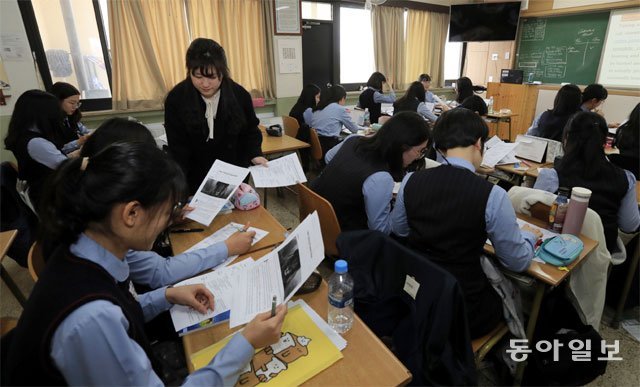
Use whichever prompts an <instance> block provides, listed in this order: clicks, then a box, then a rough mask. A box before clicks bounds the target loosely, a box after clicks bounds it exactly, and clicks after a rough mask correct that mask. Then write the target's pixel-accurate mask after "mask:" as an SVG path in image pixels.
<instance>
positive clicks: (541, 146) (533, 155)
mask: <svg viewBox="0 0 640 387" xmlns="http://www.w3.org/2000/svg"><path fill="white" fill-rule="evenodd" d="M516 143H518V144H520V145H518V149H517V152H516V156H518V157H520V158H523V159H527V160H531V161H535V162H536V163H539V162H541V161H542V157H544V152H545V151H546V150H547V142H546V141H543V140H540V139H538V138H536V137H531V136H523V135H521V134H519V135H518V137H516Z"/></svg>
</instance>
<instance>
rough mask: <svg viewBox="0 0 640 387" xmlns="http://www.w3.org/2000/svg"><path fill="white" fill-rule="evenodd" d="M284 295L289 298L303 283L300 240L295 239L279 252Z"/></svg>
mask: <svg viewBox="0 0 640 387" xmlns="http://www.w3.org/2000/svg"><path fill="white" fill-rule="evenodd" d="M278 259H279V261H280V271H281V273H282V284H283V285H284V295H285V297H287V296H288V295H289V294H290V293H291V292H292V291H293V289H295V288H296V287H297V286H298V284H300V282H301V281H302V273H301V271H300V268H301V265H300V250H298V240H297V239H296V238H293V239H291V240H290V241H289V243H287V244H286V245H284V246H282V248H281V250H280V251H278Z"/></svg>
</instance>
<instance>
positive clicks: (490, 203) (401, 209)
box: [391, 157, 537, 272]
mask: <svg viewBox="0 0 640 387" xmlns="http://www.w3.org/2000/svg"><path fill="white" fill-rule="evenodd" d="M447 160H448V161H449V164H451V165H453V166H457V167H461V168H466V169H468V170H470V171H472V172H475V168H474V167H473V165H472V164H471V163H470V162H469V161H467V160H464V159H461V158H457V157H449V158H447ZM411 175H413V174H412V173H410V174H408V175H407V176H405V178H404V179H403V180H402V184H401V185H400V191H398V195H397V196H396V203H395V206H394V208H393V211H391V230H392V231H393V233H394V234H396V235H398V236H401V237H406V236H408V235H409V231H410V229H409V222H408V220H407V212H406V209H405V206H404V187H405V185H406V183H407V181H408V180H409V178H410V177H411ZM434 205H437V203H434ZM484 219H485V223H486V225H487V235H488V237H489V240H490V241H491V243H492V244H493V247H494V249H495V252H496V256H497V257H498V259H499V260H500V262H501V263H502V264H503V265H504V267H506V268H507V269H509V270H512V271H518V272H519V271H524V270H526V269H527V268H528V267H529V264H530V263H531V259H532V258H533V253H534V246H535V243H536V239H537V238H536V236H535V235H534V234H533V233H530V232H528V231H522V230H520V228H519V227H518V223H517V222H516V213H515V211H514V210H513V206H512V205H511V201H510V200H509V197H508V196H507V193H506V192H505V190H504V189H502V188H501V187H498V186H497V185H494V186H493V188H492V189H491V193H490V194H489V199H488V200H487V206H486V209H485V215H484Z"/></svg>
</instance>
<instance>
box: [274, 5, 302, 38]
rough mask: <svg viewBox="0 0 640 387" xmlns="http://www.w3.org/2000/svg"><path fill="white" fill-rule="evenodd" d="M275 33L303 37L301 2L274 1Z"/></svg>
mask: <svg viewBox="0 0 640 387" xmlns="http://www.w3.org/2000/svg"><path fill="white" fill-rule="evenodd" d="M273 5H274V7H273V13H274V15H273V16H274V17H273V19H274V22H275V23H274V28H275V31H274V33H275V34H276V35H302V20H301V14H300V12H301V10H300V0H274V4H273Z"/></svg>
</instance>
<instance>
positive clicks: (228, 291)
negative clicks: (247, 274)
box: [170, 258, 255, 332]
mask: <svg viewBox="0 0 640 387" xmlns="http://www.w3.org/2000/svg"><path fill="white" fill-rule="evenodd" d="M254 264H255V262H254V260H253V259H251V258H249V259H245V260H243V261H241V262H238V263H236V264H235V265H231V266H229V267H225V268H223V269H218V270H215V271H212V272H210V273H206V274H203V275H200V276H197V277H193V278H189V279H187V280H184V281H181V282H178V283H177V284H176V286H181V285H194V284H204V285H205V286H206V287H207V289H209V290H210V291H211V293H213V295H214V297H215V303H214V310H213V311H209V312H208V313H205V314H202V313H200V312H198V311H196V310H195V309H192V308H190V307H188V306H184V305H174V306H173V307H171V309H170V313H171V320H173V325H174V327H175V329H176V332H180V331H182V330H185V329H186V328H190V327H193V326H198V325H199V324H201V323H202V322H205V323H208V324H204V325H211V324H215V323H217V322H220V321H225V320H227V319H228V318H229V309H230V308H231V305H232V292H233V282H234V278H235V275H236V273H238V272H240V271H243V270H247V268H249V267H251V266H252V265H254Z"/></svg>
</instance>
